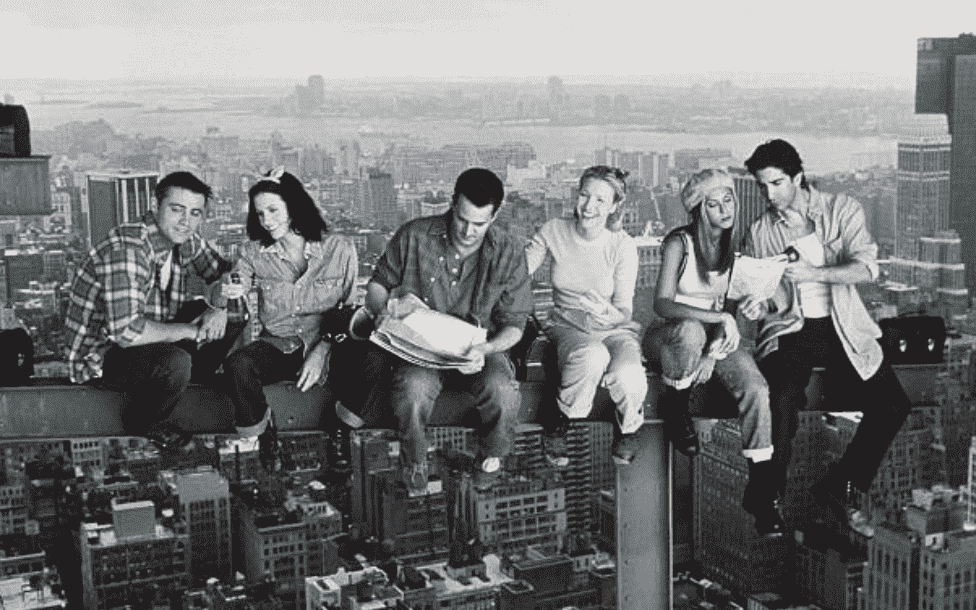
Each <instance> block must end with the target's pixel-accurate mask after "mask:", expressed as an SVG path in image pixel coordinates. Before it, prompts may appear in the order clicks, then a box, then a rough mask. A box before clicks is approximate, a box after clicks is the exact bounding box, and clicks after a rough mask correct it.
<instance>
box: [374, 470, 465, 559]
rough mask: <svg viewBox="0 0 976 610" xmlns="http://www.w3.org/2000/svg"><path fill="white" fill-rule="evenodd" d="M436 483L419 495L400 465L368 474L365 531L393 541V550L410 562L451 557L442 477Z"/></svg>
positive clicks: (377, 537)
mask: <svg viewBox="0 0 976 610" xmlns="http://www.w3.org/2000/svg"><path fill="white" fill-rule="evenodd" d="M432 483H434V485H432V486H429V487H428V493H427V494H423V495H417V494H411V493H410V492H409V491H407V488H406V486H405V485H404V484H403V483H402V482H401V475H400V471H399V469H397V470H382V471H380V472H378V473H376V474H369V475H367V478H366V493H367V503H368V505H369V508H368V510H366V511H365V513H366V517H367V521H366V527H365V531H366V532H367V533H368V535H372V536H376V539H377V540H382V541H387V540H389V541H392V542H393V554H394V555H395V556H396V557H397V558H398V559H399V560H401V561H403V562H404V563H407V564H414V563H417V562H418V561H440V560H442V559H446V558H447V553H448V535H447V498H446V496H445V494H444V492H443V490H442V489H441V488H440V481H432Z"/></svg>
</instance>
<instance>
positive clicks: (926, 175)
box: [895, 117, 952, 260]
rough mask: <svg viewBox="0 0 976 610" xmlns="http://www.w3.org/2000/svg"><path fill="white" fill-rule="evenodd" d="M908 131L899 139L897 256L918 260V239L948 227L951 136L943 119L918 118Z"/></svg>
mask: <svg viewBox="0 0 976 610" xmlns="http://www.w3.org/2000/svg"><path fill="white" fill-rule="evenodd" d="M939 118H941V117H939ZM905 131H906V133H904V134H902V136H901V137H900V138H898V208H897V212H896V218H897V220H896V223H897V231H898V232H897V235H896V237H895V256H896V257H898V258H902V259H914V260H917V259H918V255H919V251H918V248H919V243H918V240H919V238H920V237H927V236H929V235H934V234H935V233H936V231H945V230H946V229H948V228H949V166H950V161H951V158H950V157H951V153H952V137H951V136H950V135H949V133H948V130H947V129H946V126H945V122H944V121H936V122H932V121H926V122H922V121H918V122H916V123H914V124H913V125H911V126H910V128H908V129H906V130H905Z"/></svg>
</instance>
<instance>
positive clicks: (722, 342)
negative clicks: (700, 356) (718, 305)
mask: <svg viewBox="0 0 976 610" xmlns="http://www.w3.org/2000/svg"><path fill="white" fill-rule="evenodd" d="M721 325H722V328H721V330H719V335H718V336H717V337H716V338H715V340H714V341H712V344H711V345H710V346H709V348H708V355H709V356H717V357H718V356H720V357H724V356H726V355H728V354H731V353H732V352H734V351H735V350H736V349H738V347H739V338H740V337H739V325H738V324H737V323H736V321H735V317H734V316H732V314H728V313H723V314H722V322H721Z"/></svg>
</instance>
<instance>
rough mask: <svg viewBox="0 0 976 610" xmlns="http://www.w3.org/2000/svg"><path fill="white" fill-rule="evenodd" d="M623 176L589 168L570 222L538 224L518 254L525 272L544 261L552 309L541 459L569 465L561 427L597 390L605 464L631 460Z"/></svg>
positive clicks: (633, 390) (630, 330)
mask: <svg viewBox="0 0 976 610" xmlns="http://www.w3.org/2000/svg"><path fill="white" fill-rule="evenodd" d="M626 177H627V174H626V172H622V171H620V170H619V169H616V168H613V167H607V166H606V165H596V166H594V167H590V168H588V169H586V170H585V171H584V172H583V175H582V176H581V177H580V181H579V198H578V199H577V202H576V209H575V213H574V218H554V219H552V220H550V221H549V222H547V223H546V224H544V225H543V226H542V228H541V229H539V232H538V233H536V234H535V236H534V237H533V238H532V240H531V241H530V242H529V245H528V246H527V248H526V251H525V253H526V258H527V261H528V265H529V273H535V271H536V270H537V269H538V268H539V267H540V266H541V265H542V263H543V262H544V261H545V260H546V258H550V259H551V261H552V269H551V278H552V289H553V300H554V301H555V308H554V309H553V312H552V314H551V315H550V319H549V321H550V324H549V326H548V328H546V335H547V336H548V337H549V339H550V341H552V342H553V343H554V344H555V346H556V352H557V359H558V363H559V371H560V385H559V394H558V397H557V400H556V402H557V404H558V407H559V409H558V410H557V411H556V413H555V416H554V418H553V419H549V418H543V419H544V421H542V422H541V423H542V424H543V444H544V450H545V454H546V458H547V459H548V460H549V461H550V462H551V463H552V464H553V465H555V466H565V465H566V464H568V462H569V458H568V456H567V448H566V428H567V426H568V424H569V420H570V419H580V418H585V417H587V416H588V415H589V414H590V411H592V409H593V397H594V396H595V395H596V390H597V387H598V386H601V385H602V386H603V387H606V388H607V389H608V390H609V391H610V396H611V398H612V399H613V401H614V403H615V404H616V406H617V418H616V419H617V426H615V427H614V444H613V458H614V461H615V462H616V463H617V464H618V465H621V466H623V465H626V464H629V463H630V462H631V461H633V459H634V457H635V456H636V452H637V443H636V441H635V438H634V433H635V432H636V431H637V430H638V429H639V428H640V426H641V424H643V423H644V398H645V396H646V395H647V375H646V372H645V371H644V366H643V365H642V364H641V354H640V342H639V340H638V338H637V333H638V332H639V331H640V326H639V325H638V324H637V323H636V322H634V321H633V320H632V319H631V314H632V312H633V308H634V289H635V287H636V284H637V243H636V242H635V241H634V238H633V237H631V236H630V235H628V234H627V233H625V232H624V231H621V230H620V222H619V220H620V216H621V215H622V210H621V204H622V203H623V201H624V198H625V197H626V196H627V183H626Z"/></svg>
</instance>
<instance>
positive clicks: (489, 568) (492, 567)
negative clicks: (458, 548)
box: [417, 555, 512, 594]
mask: <svg viewBox="0 0 976 610" xmlns="http://www.w3.org/2000/svg"><path fill="white" fill-rule="evenodd" d="M482 561H484V562H485V575H486V576H487V578H488V580H487V581H485V580H482V579H481V578H479V577H471V578H469V579H466V580H467V582H466V583H464V582H461V581H457V580H454V579H453V578H451V577H450V576H448V575H447V570H446V567H447V562H439V563H432V564H427V565H422V566H417V569H418V570H420V571H421V572H424V573H426V574H428V575H429V576H432V578H431V580H432V581H437V582H438V586H440V584H443V589H444V593H445V594H452V593H454V594H459V593H465V592H470V591H477V590H479V589H486V588H491V587H498V586H501V584H502V583H505V582H512V579H511V578H509V577H508V576H506V575H505V574H503V573H502V570H501V560H500V559H499V558H498V556H497V555H485V556H484V557H483V558H482Z"/></svg>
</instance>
